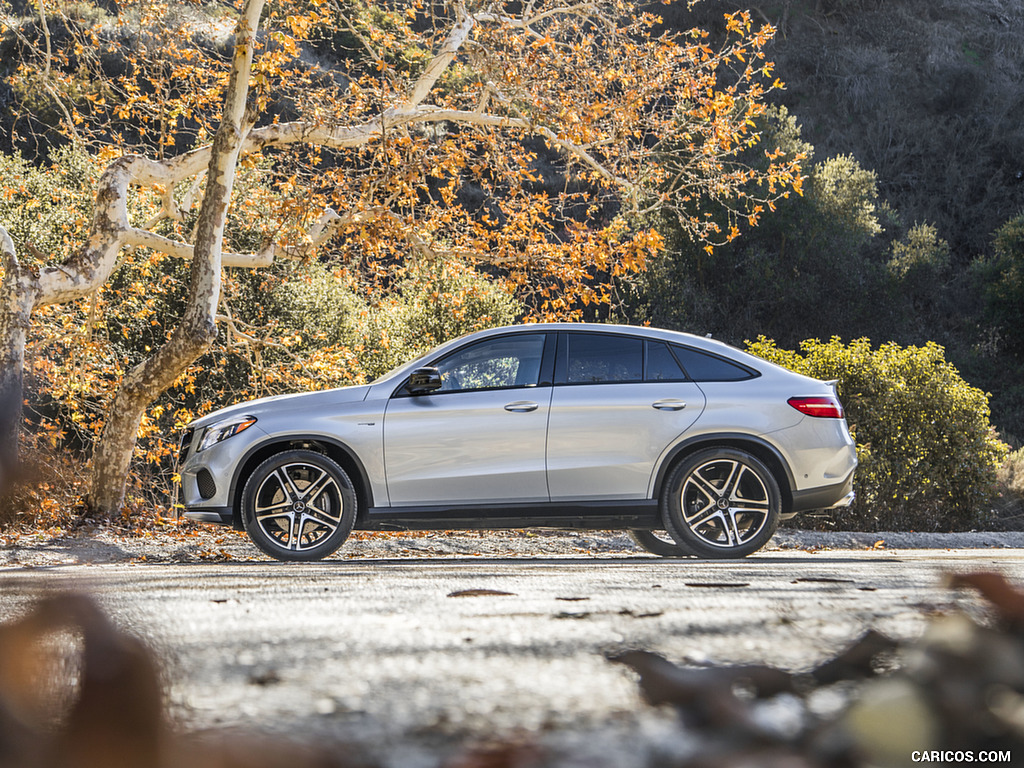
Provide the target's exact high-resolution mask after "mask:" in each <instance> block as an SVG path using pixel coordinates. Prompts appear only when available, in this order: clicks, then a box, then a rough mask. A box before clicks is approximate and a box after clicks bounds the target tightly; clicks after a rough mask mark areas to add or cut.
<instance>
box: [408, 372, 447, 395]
mask: <svg viewBox="0 0 1024 768" xmlns="http://www.w3.org/2000/svg"><path fill="white" fill-rule="evenodd" d="M440 388H441V372H440V371H439V370H437V368H417V369H416V370H414V371H413V372H412V373H410V374H409V383H408V384H407V385H406V389H408V390H409V393H410V394H413V395H426V394H429V393H431V392H433V391H434V390H435V389H440Z"/></svg>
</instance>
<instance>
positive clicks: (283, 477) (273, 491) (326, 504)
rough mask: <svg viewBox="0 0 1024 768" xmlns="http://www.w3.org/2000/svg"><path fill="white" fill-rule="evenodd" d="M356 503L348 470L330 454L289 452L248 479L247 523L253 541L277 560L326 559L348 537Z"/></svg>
mask: <svg viewBox="0 0 1024 768" xmlns="http://www.w3.org/2000/svg"><path fill="white" fill-rule="evenodd" d="M356 503H357V502H356V494H355V490H354V488H353V487H352V481H351V480H350V479H349V476H348V474H346V472H345V470H344V469H342V468H341V467H339V466H338V464H337V463H336V462H335V461H334V460H333V459H331V458H330V457H329V456H325V455H324V454H322V453H317V452H316V451H308V450H292V451H284V452H282V453H276V454H274V455H273V456H271V457H270V458H269V459H267V460H266V461H264V462H263V463H262V464H260V465H259V466H258V467H256V469H255V471H254V472H253V473H252V474H251V475H250V476H249V479H248V480H247V481H246V483H245V488H244V490H243V491H242V525H243V526H244V527H245V532H246V533H247V534H249V538H250V539H252V542H253V544H255V545H256V546H257V547H259V548H260V549H261V550H263V552H265V553H266V554H268V555H270V556H271V557H273V558H275V559H277V560H287V561H295V560H321V559H323V558H325V557H327V556H328V555H330V554H333V553H334V552H335V551H337V549H338V547H340V546H341V545H342V544H343V543H344V541H345V539H347V538H348V535H349V533H350V532H351V531H352V525H353V524H354V523H355V519H356Z"/></svg>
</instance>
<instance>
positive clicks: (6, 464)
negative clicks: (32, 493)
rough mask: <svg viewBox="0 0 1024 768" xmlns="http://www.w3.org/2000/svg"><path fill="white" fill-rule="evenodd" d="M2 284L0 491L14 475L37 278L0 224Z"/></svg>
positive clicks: (0, 292) (0, 312)
mask: <svg viewBox="0 0 1024 768" xmlns="http://www.w3.org/2000/svg"><path fill="white" fill-rule="evenodd" d="M0 255H2V259H3V262H2V263H3V269H4V276H3V283H2V284H0V308H2V309H0V345H2V346H0V493H3V491H4V490H5V489H6V487H7V486H8V484H9V483H10V481H11V478H12V477H13V475H14V471H15V464H16V463H17V461H18V441H19V432H20V431H21V416H22V406H21V403H22V399H23V397H24V395H23V379H22V377H23V375H24V374H23V371H24V367H25V336H26V334H27V333H28V326H29V318H30V316H31V314H32V306H33V304H34V303H35V297H36V290H37V284H36V283H37V281H36V279H35V275H33V274H32V273H31V272H29V271H28V270H26V269H24V268H23V267H22V266H21V265H20V264H19V263H18V259H17V257H16V255H15V253H14V242H13V241H12V240H11V236H10V235H9V234H7V230H5V229H3V228H2V227H0Z"/></svg>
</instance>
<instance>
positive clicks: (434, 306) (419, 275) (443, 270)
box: [271, 259, 522, 383]
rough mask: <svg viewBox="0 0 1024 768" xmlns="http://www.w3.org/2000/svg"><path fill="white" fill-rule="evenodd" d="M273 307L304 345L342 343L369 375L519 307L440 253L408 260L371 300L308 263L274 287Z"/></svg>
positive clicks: (502, 319)
mask: <svg viewBox="0 0 1024 768" xmlns="http://www.w3.org/2000/svg"><path fill="white" fill-rule="evenodd" d="M271 306H272V310H271V311H272V313H273V314H274V315H275V316H276V317H277V318H278V319H279V320H280V321H282V322H283V323H284V325H285V326H286V327H288V328H289V329H291V330H292V331H293V332H295V333H298V334H300V335H301V337H302V339H303V342H302V346H301V349H302V350H303V351H309V350H311V349H313V348H322V347H327V346H339V347H346V348H348V349H350V350H351V352H352V353H353V354H354V355H355V357H356V358H358V361H359V364H360V368H361V373H360V375H365V376H366V377H367V378H370V379H372V378H375V377H377V376H380V375H382V374H384V373H386V372H387V371H389V370H390V369H391V368H394V367H395V366H396V365H399V364H400V363H404V362H408V361H409V360H411V359H413V358H414V357H416V356H417V355H420V354H423V353H424V352H426V351H427V350H429V349H430V348H431V347H433V346H435V345H437V344H440V343H442V342H444V341H448V340H449V339H454V338H456V337H458V336H461V335H463V334H466V333H471V332H473V331H479V330H483V329H484V328H492V327H495V326H499V325H508V324H511V323H514V322H515V321H516V319H517V317H518V316H519V315H520V314H521V313H522V306H521V304H520V303H519V302H518V301H517V300H516V299H515V298H513V296H512V295H511V294H510V293H509V292H508V291H506V290H505V289H504V288H502V286H500V285H499V284H498V283H497V282H495V281H492V280H491V279H489V278H488V277H487V276H486V275H483V274H481V273H480V272H478V271H476V270H475V269H474V268H472V267H471V266H469V265H466V264H463V263H461V262H458V261H455V260H445V259H438V260H437V261H434V262H429V261H421V262H413V263H411V264H410V265H409V266H407V267H406V268H405V269H404V276H403V277H402V279H400V280H399V281H398V282H397V283H396V284H395V285H394V286H393V289H392V290H390V291H389V292H388V293H386V294H385V295H383V296H378V297H376V300H374V297H372V296H370V297H367V296H366V295H365V294H362V293H360V292H358V291H357V289H356V287H355V286H353V285H352V284H351V283H350V282H349V281H347V280H346V279H345V278H343V277H340V276H337V275H335V274H334V273H333V272H332V271H331V270H330V269H329V268H328V267H326V266H324V265H322V264H317V263H310V264H308V265H305V266H303V267H302V268H301V270H299V271H298V272H297V273H296V274H295V275H294V276H292V278H291V279H289V280H288V281H286V282H284V283H283V284H282V285H281V286H279V287H278V288H277V289H276V290H275V291H274V293H273V295H272V301H271ZM338 383H346V382H341V381H339V382H338Z"/></svg>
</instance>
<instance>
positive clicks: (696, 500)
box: [661, 447, 782, 559]
mask: <svg viewBox="0 0 1024 768" xmlns="http://www.w3.org/2000/svg"><path fill="white" fill-rule="evenodd" d="M781 511H782V493H781V492H780V490H779V484H778V482H777V481H776V480H775V477H774V476H773V475H772V473H771V471H770V470H769V469H768V468H767V467H766V466H765V465H764V463H763V462H762V461H761V460H760V459H758V458H757V457H756V456H753V455H752V454H749V453H747V452H746V451H742V450H738V449H735V448H724V447H723V448H709V449H705V450H702V451H699V452H697V453H695V454H693V455H692V456H689V457H687V458H686V459H684V460H683V461H682V462H681V463H680V464H679V465H678V466H677V467H676V468H675V470H673V472H672V473H671V475H669V478H668V482H666V483H665V487H664V490H663V491H662V497H661V512H662V520H663V522H664V524H665V529H666V530H667V531H668V532H669V533H670V534H671V536H672V538H673V539H675V541H676V542H677V543H678V544H679V545H680V546H681V547H683V548H685V549H687V550H689V551H690V552H691V553H692V554H694V555H696V556H698V557H703V558H714V559H719V558H730V557H746V556H747V555H749V554H751V553H752V552H756V551H757V550H759V549H760V548H761V547H763V546H764V545H765V544H767V543H768V540H769V539H770V538H771V537H772V535H774V533H775V529H776V528H777V527H778V525H779V515H780V513H781Z"/></svg>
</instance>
